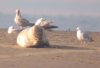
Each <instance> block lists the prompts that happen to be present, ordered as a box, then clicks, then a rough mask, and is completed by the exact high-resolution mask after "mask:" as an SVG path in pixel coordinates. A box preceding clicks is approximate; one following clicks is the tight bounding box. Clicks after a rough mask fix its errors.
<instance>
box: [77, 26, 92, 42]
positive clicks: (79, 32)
mask: <svg viewBox="0 0 100 68" xmlns="http://www.w3.org/2000/svg"><path fill="white" fill-rule="evenodd" d="M76 30H77V34H76V35H77V39H78V40H79V41H81V43H83V42H84V43H86V42H91V41H93V39H92V37H91V36H90V35H89V33H86V32H83V31H82V30H81V29H80V27H77V28H76Z"/></svg>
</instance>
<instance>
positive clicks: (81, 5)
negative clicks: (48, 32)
mask: <svg viewBox="0 0 100 68" xmlns="http://www.w3.org/2000/svg"><path fill="white" fill-rule="evenodd" d="M16 8H20V9H21V11H22V12H23V13H26V14H62V15H70V14H75V15H80V14H81V15H93V16H100V0H26V1H25V0H8V1H7V0H0V12H2V13H6V14H8V13H15V9H16Z"/></svg>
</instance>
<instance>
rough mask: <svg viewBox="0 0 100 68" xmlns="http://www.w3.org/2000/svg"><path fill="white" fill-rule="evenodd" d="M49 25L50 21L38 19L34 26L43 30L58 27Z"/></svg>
mask: <svg viewBox="0 0 100 68" xmlns="http://www.w3.org/2000/svg"><path fill="white" fill-rule="evenodd" d="M51 23H53V22H52V21H48V20H46V19H44V18H39V19H38V20H37V21H36V23H35V25H39V26H41V27H43V28H44V29H52V28H58V26H54V25H51Z"/></svg>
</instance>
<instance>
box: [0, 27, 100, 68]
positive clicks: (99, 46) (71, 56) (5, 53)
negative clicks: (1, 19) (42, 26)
mask: <svg viewBox="0 0 100 68" xmlns="http://www.w3.org/2000/svg"><path fill="white" fill-rule="evenodd" d="M46 34H47V36H48V39H49V42H50V44H51V48H21V47H18V45H17V44H16V37H17V33H16V34H7V30H6V29H0V68H100V33H99V32H92V33H91V35H92V36H93V39H94V41H93V42H89V43H87V44H81V43H80V42H79V41H78V40H77V39H76V35H75V32H63V31H53V32H48V31H47V32H46Z"/></svg>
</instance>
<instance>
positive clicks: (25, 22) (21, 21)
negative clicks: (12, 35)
mask: <svg viewBox="0 0 100 68" xmlns="http://www.w3.org/2000/svg"><path fill="white" fill-rule="evenodd" d="M14 21H15V23H16V24H17V25H18V26H20V27H21V28H23V27H27V26H33V25H34V24H33V23H30V22H29V21H28V20H26V19H25V18H23V17H22V16H21V12H20V10H19V9H16V16H15V19H14Z"/></svg>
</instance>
